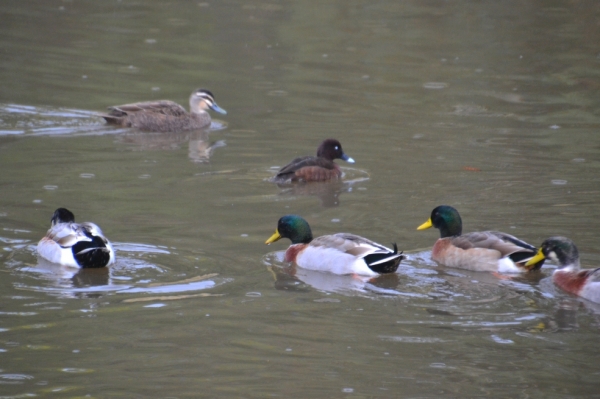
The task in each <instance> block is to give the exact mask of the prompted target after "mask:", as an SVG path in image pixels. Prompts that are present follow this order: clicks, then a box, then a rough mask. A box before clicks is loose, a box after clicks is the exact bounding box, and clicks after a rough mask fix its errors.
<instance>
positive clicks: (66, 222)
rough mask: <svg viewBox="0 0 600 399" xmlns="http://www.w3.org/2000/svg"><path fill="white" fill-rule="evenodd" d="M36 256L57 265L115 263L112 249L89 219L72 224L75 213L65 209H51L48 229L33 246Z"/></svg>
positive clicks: (91, 266)
mask: <svg viewBox="0 0 600 399" xmlns="http://www.w3.org/2000/svg"><path fill="white" fill-rule="evenodd" d="M37 253H38V255H39V256H40V257H42V258H44V259H46V260H48V261H50V262H52V263H56V264H59V265H63V266H70V267H78V268H99V267H105V266H109V265H111V264H113V263H114V262H115V251H114V250H113V247H112V245H111V244H110V242H109V241H108V240H107V239H106V237H104V235H103V234H102V230H100V227H98V226H97V225H96V224H94V223H91V222H84V223H75V216H74V215H73V213H72V212H71V211H69V210H68V209H65V208H58V209H57V210H56V211H54V214H53V215H52V219H51V227H50V230H48V232H47V233H46V235H45V236H44V238H42V239H41V240H40V242H39V243H38V246H37Z"/></svg>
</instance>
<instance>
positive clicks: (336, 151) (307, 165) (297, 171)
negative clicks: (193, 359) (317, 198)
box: [273, 139, 354, 183]
mask: <svg viewBox="0 0 600 399" xmlns="http://www.w3.org/2000/svg"><path fill="white" fill-rule="evenodd" d="M334 159H343V160H344V161H346V162H349V163H354V159H352V158H350V157H349V156H348V155H346V154H344V151H343V150H342V145H341V144H340V142H339V141H337V140H336V139H327V140H324V141H323V142H322V143H321V145H320V146H319V148H318V149H317V156H316V157H314V156H305V157H298V158H296V159H294V160H292V162H290V163H289V164H287V165H285V166H284V167H283V168H281V169H280V170H279V172H277V175H276V176H275V177H274V178H273V181H274V182H275V183H289V182H297V181H307V182H308V181H326V180H336V179H339V178H340V177H341V176H342V171H341V170H340V167H339V166H337V165H336V163H335V162H333V160H334Z"/></svg>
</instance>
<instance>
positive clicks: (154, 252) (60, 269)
mask: <svg viewBox="0 0 600 399" xmlns="http://www.w3.org/2000/svg"><path fill="white" fill-rule="evenodd" d="M10 245H11V246H10V247H9V248H8V249H9V250H10V251H11V252H12V253H13V256H12V263H11V264H10V265H9V266H10V270H12V271H14V272H17V273H21V274H22V276H23V278H20V279H19V282H18V283H16V284H17V285H18V286H19V288H20V289H23V290H31V291H38V292H44V293H47V294H50V295H53V296H58V297H60V298H80V297H97V296H98V295H102V294H109V293H121V294H163V295H164V294H174V293H181V292H193V291H205V290H208V289H211V288H214V287H217V286H219V285H222V284H225V283H227V282H230V281H232V279H230V278H224V277H220V276H218V274H205V275H202V276H197V275H193V276H190V277H187V278H184V279H182V280H179V281H168V282H165V281H164V278H166V277H168V276H170V274H169V273H167V271H168V269H169V268H167V267H164V266H162V265H161V264H160V263H159V262H162V261H166V262H170V260H169V258H170V257H171V256H173V254H172V250H171V249H170V248H167V247H164V246H154V245H148V244H140V243H130V242H126V243H118V242H117V243H114V248H115V250H116V252H117V260H116V263H115V264H114V265H113V266H111V267H108V268H100V269H78V268H72V267H66V266H61V265H57V264H53V263H50V262H48V261H46V260H45V259H42V258H38V259H37V264H34V266H32V265H31V263H32V262H31V258H32V257H35V253H36V252H35V251H36V247H35V245H28V246H24V245H16V244H15V243H10ZM177 255H178V256H181V254H179V253H178V254H177ZM184 258H185V259H188V258H189V257H184ZM194 270H195V269H194ZM203 295H204V294H203ZM36 303H37V304H38V305H36V306H42V308H44V309H48V308H56V309H61V308H62V307H63V306H64V304H62V303H58V302H57V303H54V304H53V305H52V306H51V307H49V306H48V304H47V302H43V301H42V302H39V301H36ZM32 306H33V305H32ZM11 313H13V315H21V316H23V315H35V314H36V313H35V312H11Z"/></svg>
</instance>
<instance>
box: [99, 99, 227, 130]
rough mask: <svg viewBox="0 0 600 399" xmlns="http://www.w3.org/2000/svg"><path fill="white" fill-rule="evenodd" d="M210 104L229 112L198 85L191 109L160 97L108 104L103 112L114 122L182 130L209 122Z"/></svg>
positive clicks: (145, 128) (113, 123)
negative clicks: (151, 99)
mask: <svg viewBox="0 0 600 399" xmlns="http://www.w3.org/2000/svg"><path fill="white" fill-rule="evenodd" d="M209 108H210V109H212V110H213V111H216V112H219V113H221V114H226V113H227V111H225V110H224V109H223V108H221V107H219V106H218V105H217V103H216V102H215V97H214V96H213V94H212V93H211V92H210V91H208V90H204V89H197V90H194V92H193V93H192V95H191V96H190V112H187V111H186V110H185V108H183V107H182V106H181V105H179V104H177V103H175V102H173V101H169V100H159V101H146V102H140V103H133V104H124V105H115V106H112V107H108V109H109V111H110V112H109V113H108V114H102V115H100V116H102V117H103V118H104V119H106V122H107V123H108V124H111V125H118V126H123V127H133V128H136V129H140V130H147V131H152V132H180V131H185V130H196V129H202V128H205V127H207V126H209V125H210V121H211V119H210V115H209V114H208V112H207V110H208V109H209Z"/></svg>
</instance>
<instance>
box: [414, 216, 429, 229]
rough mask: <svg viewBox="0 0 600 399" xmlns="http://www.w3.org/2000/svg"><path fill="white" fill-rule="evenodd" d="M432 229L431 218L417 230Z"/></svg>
mask: <svg viewBox="0 0 600 399" xmlns="http://www.w3.org/2000/svg"><path fill="white" fill-rule="evenodd" d="M430 227H433V223H431V218H429V219H428V220H427V221H426V222H425V223H423V224H422V225H420V226H419V227H417V230H425V229H428V228H430Z"/></svg>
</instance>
